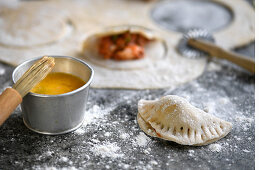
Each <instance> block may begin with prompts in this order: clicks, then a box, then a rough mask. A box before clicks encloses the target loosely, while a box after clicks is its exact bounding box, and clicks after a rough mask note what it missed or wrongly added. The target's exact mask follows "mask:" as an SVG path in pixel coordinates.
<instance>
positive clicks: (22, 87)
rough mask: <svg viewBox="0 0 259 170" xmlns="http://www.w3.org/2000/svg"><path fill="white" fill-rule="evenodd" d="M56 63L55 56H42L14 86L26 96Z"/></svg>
mask: <svg viewBox="0 0 259 170" xmlns="http://www.w3.org/2000/svg"><path fill="white" fill-rule="evenodd" d="M54 65H55V62H54V58H52V57H47V56H44V57H42V58H41V59H40V60H39V61H38V62H36V63H35V64H33V65H32V66H31V67H30V68H29V69H28V70H27V71H26V72H25V73H24V74H23V75H22V77H21V78H20V79H19V80H18V81H17V82H16V83H15V84H14V85H13V88H14V89H15V90H16V91H18V92H19V93H20V95H21V96H22V97H24V96H25V95H26V94H27V93H29V91H30V90H31V89H32V88H33V87H34V86H35V85H37V84H38V83H39V82H40V81H41V80H43V79H44V78H45V77H46V76H47V75H48V74H49V73H50V72H51V70H52V69H53V67H54Z"/></svg>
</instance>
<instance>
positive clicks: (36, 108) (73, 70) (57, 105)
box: [12, 56, 94, 135]
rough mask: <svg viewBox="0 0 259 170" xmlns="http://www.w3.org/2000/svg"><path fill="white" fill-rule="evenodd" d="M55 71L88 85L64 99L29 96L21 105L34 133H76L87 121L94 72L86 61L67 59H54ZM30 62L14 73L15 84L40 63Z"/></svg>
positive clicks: (39, 95) (32, 60) (51, 96)
mask: <svg viewBox="0 0 259 170" xmlns="http://www.w3.org/2000/svg"><path fill="white" fill-rule="evenodd" d="M52 57H54V58H55V67H54V69H53V71H52V72H63V73H69V74H72V75H75V76H78V77H80V78H81V79H82V80H84V81H85V82H86V84H85V85H84V86H82V87H80V88H78V89H76V90H74V91H71V92H69V93H64V94H60V95H43V94H36V93H32V92H30V93H28V94H27V95H26V96H25V97H24V98H23V102H22V104H21V108H22V114H23V122H24V124H25V125H26V126H27V127H28V128H29V129H31V130H33V131H35V132H38V133H41V134H48V135H57V134H64V133H68V132H71V131H73V130H76V129H77V128H79V127H80V126H81V124H82V123H83V121H84V117H85V112H86V107H87V104H86V103H87V98H88V91H89V86H90V84H91V82H92V79H93V75H94V71H93V69H92V68H91V67H90V66H89V65H88V64H87V63H86V62H84V61H82V60H79V59H76V58H73V57H67V56H52ZM40 58H41V57H39V58H36V59H31V60H28V61H26V62H24V63H22V64H20V65H19V66H18V67H16V69H15V70H14V71H13V74H12V79H13V82H14V83H15V82H16V81H17V80H18V79H19V78H20V77H21V76H22V74H23V73H24V72H25V71H26V70H27V69H28V68H29V67H30V66H31V65H32V64H34V63H35V62H36V61H37V60H39V59H40Z"/></svg>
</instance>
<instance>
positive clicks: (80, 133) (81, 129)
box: [74, 128, 85, 135]
mask: <svg viewBox="0 0 259 170" xmlns="http://www.w3.org/2000/svg"><path fill="white" fill-rule="evenodd" d="M74 133H76V134H78V135H82V134H84V133H85V130H84V129H83V128H78V129H77V130H75V131H74Z"/></svg>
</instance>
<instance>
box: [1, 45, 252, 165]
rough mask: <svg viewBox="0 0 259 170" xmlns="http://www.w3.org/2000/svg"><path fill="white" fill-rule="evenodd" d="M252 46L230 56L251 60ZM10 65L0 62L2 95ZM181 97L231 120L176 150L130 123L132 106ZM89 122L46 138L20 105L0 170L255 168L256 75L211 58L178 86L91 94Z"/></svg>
mask: <svg viewBox="0 0 259 170" xmlns="http://www.w3.org/2000/svg"><path fill="white" fill-rule="evenodd" d="M254 48H255V46H254V43H251V44H250V45H248V46H246V47H243V48H240V49H237V50H236V51H237V52H239V53H242V54H245V55H248V56H250V57H253V58H254V55H255V53H254ZM13 69H14V68H13V67H11V66H8V65H5V64H2V63H0V91H2V90H3V89H4V88H5V87H7V86H9V85H11V73H12V71H13ZM169 94H174V95H179V96H182V97H185V98H187V99H188V100H189V101H190V102H191V103H192V104H193V105H195V106H197V107H199V108H201V109H204V110H206V111H207V112H209V113H211V114H214V115H216V116H218V117H219V118H222V119H224V120H227V121H230V122H232V123H233V129H232V131H231V132H230V133H229V134H228V135H227V136H226V137H224V138H223V139H221V140H219V141H217V142H215V143H214V144H211V145H208V146H201V147H194V146H182V145H179V144H176V143H174V142H168V141H163V140H160V139H157V138H151V137H147V136H145V135H144V134H143V133H142V131H141V130H140V129H139V127H138V125H137V122H136V114H137V102H138V100H139V99H141V98H145V99H155V98H158V97H161V96H164V95H169ZM88 101H89V102H88V106H89V110H87V112H86V114H87V116H88V117H87V120H86V121H85V123H84V124H83V126H82V127H81V128H80V129H78V130H76V131H75V132H72V133H68V134H65V135H57V136H48V135H40V134H37V133H34V132H32V131H30V130H29V129H28V128H26V127H25V125H24V124H23V121H22V114H21V110H20V108H17V109H16V111H15V112H14V113H13V114H12V115H11V116H10V117H9V119H8V120H7V121H6V122H5V123H4V124H3V125H2V126H1V127H0V169H8V170H9V169H62V168H63V169H254V168H255V128H254V127H255V126H254V124H255V123H254V114H255V77H254V76H253V75H251V74H250V73H248V72H246V71H244V70H243V69H240V68H239V67H237V66H234V65H233V64H230V63H228V62H226V61H218V60H213V64H209V66H208V68H207V70H206V71H205V72H204V74H203V75H202V76H200V77H199V78H198V79H196V80H194V81H192V82H189V83H186V84H184V85H182V86H180V87H178V88H176V89H160V90H118V89H114V90H111V89H91V90H90V94H89V99H88Z"/></svg>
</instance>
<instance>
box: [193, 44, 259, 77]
mask: <svg viewBox="0 0 259 170" xmlns="http://www.w3.org/2000/svg"><path fill="white" fill-rule="evenodd" d="M188 44H189V45H191V46H192V47H195V48H198V49H200V50H202V51H205V52H207V53H209V54H210V55H211V56H215V57H218V58H222V59H226V60H228V61H231V62H232V63H235V64H237V65H239V66H240V67H243V68H244V69H247V70H248V71H250V72H251V73H255V61H254V60H252V59H250V58H248V57H246V56H242V55H239V54H236V53H233V52H230V51H226V50H224V49H222V48H220V47H218V46H216V45H214V44H212V43H210V42H207V41H203V40H196V39H189V40H188Z"/></svg>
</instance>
